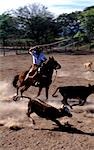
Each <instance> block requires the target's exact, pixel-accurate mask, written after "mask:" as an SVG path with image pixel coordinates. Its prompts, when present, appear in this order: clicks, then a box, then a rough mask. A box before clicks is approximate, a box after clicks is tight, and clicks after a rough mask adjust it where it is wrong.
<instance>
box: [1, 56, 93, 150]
mask: <svg viewBox="0 0 94 150" xmlns="http://www.w3.org/2000/svg"><path fill="white" fill-rule="evenodd" d="M51 55H53V56H54V57H55V58H56V59H57V60H58V61H59V62H60V64H61V65H62V69H61V70H59V71H58V73H57V78H56V79H55V81H54V78H55V73H54V75H53V81H54V82H53V83H52V85H51V86H50V90H49V100H48V103H50V104H51V105H53V106H55V107H60V106H61V102H60V100H61V99H62V97H61V95H60V94H59V93H58V97H57V98H52V96H51V95H52V94H53V92H54V90H55V89H56V87H57V86H60V85H62V86H64V85H86V86H87V85H88V84H89V83H90V84H94V71H93V70H94V64H93V70H92V71H88V70H85V68H84V66H83V63H85V62H88V61H89V60H91V61H93V62H94V55H74V56H72V55H64V54H51ZM47 57H49V55H47ZM30 64H31V58H30V56H29V55H18V56H15V55H14V56H5V57H0V150H85V149H86V150H94V94H92V95H90V96H89V97H88V99H87V103H86V104H85V105H84V106H80V107H78V106H75V107H74V108H73V110H71V111H72V114H73V117H72V118H67V117H64V118H61V119H60V121H61V123H62V124H64V123H65V122H67V121H68V122H69V124H71V125H72V126H71V128H68V127H66V126H65V127H63V128H62V129H59V128H58V127H57V126H56V125H55V124H54V123H53V122H51V121H48V120H45V119H42V118H39V117H38V116H36V115H35V114H33V118H35V121H36V125H35V126H33V125H32V122H31V120H28V118H27V116H26V110H27V103H28V100H27V99H23V100H20V101H18V102H14V101H13V100H12V97H13V95H14V94H15V92H16V90H15V88H14V87H12V80H13V77H14V76H15V75H16V74H17V73H19V72H21V71H23V70H26V69H27V68H29V66H30ZM37 91H38V89H37V88H34V87H33V88H31V87H30V88H29V90H28V91H26V92H25V93H24V94H25V95H27V96H30V97H34V96H35V95H36V93H37ZM40 98H41V99H42V100H44V101H45V94H44V90H43V91H42V93H41V96H40ZM13 126H17V127H19V128H18V130H17V131H16V130H13V129H12V128H11V127H13Z"/></svg>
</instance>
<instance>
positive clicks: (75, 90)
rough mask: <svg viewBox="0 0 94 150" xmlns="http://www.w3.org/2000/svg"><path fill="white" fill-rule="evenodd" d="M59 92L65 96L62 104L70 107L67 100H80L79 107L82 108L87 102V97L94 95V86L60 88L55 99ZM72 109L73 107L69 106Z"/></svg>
mask: <svg viewBox="0 0 94 150" xmlns="http://www.w3.org/2000/svg"><path fill="white" fill-rule="evenodd" d="M58 90H59V92H60V94H61V95H62V96H63V100H62V103H63V104H66V105H69V103H68V102H67V99H68V98H69V99H72V98H73V99H74V98H77V99H79V105H80V106H82V105H84V103H85V102H86V99H87V97H88V96H89V95H90V94H92V93H94V85H90V84H89V85H88V87H86V86H64V87H58V88H57V89H56V91H55V92H54V93H53V95H52V96H53V97H56V96H57V95H56V96H55V94H56V92H57V91H58ZM75 105H77V104H74V105H72V106H75ZM69 106H70V107H71V108H72V106H71V105H69Z"/></svg>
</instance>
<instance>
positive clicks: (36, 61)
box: [25, 45, 47, 80]
mask: <svg viewBox="0 0 94 150" xmlns="http://www.w3.org/2000/svg"><path fill="white" fill-rule="evenodd" d="M29 54H30V55H31V56H32V60H33V64H32V66H31V67H30V69H29V71H28V73H27V75H26V77H25V80H26V79H27V78H28V77H29V78H33V77H34V76H35V75H36V73H37V70H38V68H39V66H41V64H42V63H43V62H45V61H46V60H47V58H46V56H45V55H44V53H43V48H42V47H41V46H40V45H38V46H35V47H33V48H32V47H31V48H30V49H29Z"/></svg>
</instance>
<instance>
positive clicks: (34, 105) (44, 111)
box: [26, 99, 72, 127]
mask: <svg viewBox="0 0 94 150" xmlns="http://www.w3.org/2000/svg"><path fill="white" fill-rule="evenodd" d="M31 113H36V114H37V115H38V116H40V117H42V118H45V119H47V120H51V121H53V122H55V123H56V124H57V125H58V126H59V127H61V126H62V124H61V123H60V121H59V120H57V119H58V118H61V117H64V116H68V117H72V114H71V112H70V111H69V108H68V107H66V106H64V107H63V108H59V109H57V108H55V107H53V106H51V105H49V104H47V103H46V102H44V101H42V100H40V99H30V100H29V102H28V110H27V113H26V114H27V116H28V117H30V114H31ZM31 118H32V117H31ZM32 121H33V124H35V121H34V120H33V118H32Z"/></svg>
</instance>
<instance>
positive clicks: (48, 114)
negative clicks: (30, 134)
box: [23, 62, 94, 127]
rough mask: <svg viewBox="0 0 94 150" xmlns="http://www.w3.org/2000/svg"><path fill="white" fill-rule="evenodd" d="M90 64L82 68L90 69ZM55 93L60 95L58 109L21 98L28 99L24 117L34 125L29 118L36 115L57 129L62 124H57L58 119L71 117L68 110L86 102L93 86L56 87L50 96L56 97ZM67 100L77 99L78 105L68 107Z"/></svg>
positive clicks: (34, 100)
mask: <svg viewBox="0 0 94 150" xmlns="http://www.w3.org/2000/svg"><path fill="white" fill-rule="evenodd" d="M91 66H92V62H88V63H85V64H84V67H85V68H87V69H90V70H91V69H92V67H91ZM57 91H59V93H60V94H61V95H62V97H63V99H62V101H61V102H62V104H63V106H62V107H61V108H59V109H57V108H55V107H53V106H51V105H49V104H48V103H46V102H44V101H42V100H40V99H38V98H37V99H32V98H30V97H26V96H23V97H24V98H28V99H29V102H28V109H27V113H26V115H27V116H28V117H29V118H31V119H32V122H33V124H35V121H34V119H33V118H32V117H31V116H30V114H32V113H36V114H37V115H38V116H39V117H42V118H45V119H47V120H51V121H53V122H55V123H56V124H57V125H58V126H59V127H61V126H62V124H61V123H60V122H59V120H58V118H61V117H64V116H67V117H72V113H71V111H70V108H71V109H73V106H76V105H79V106H83V105H84V104H85V102H86V100H87V97H88V96H89V95H90V94H92V93H94V85H90V84H89V85H88V86H63V87H57V88H56V90H55V91H54V93H53V94H52V96H53V97H57V96H58V95H56V93H57ZM68 99H70V100H71V99H78V100H79V102H78V104H72V105H70V104H69V103H68ZM68 106H69V108H68Z"/></svg>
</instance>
